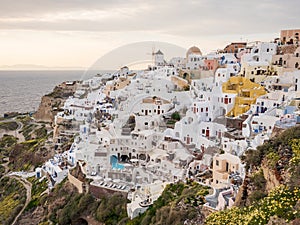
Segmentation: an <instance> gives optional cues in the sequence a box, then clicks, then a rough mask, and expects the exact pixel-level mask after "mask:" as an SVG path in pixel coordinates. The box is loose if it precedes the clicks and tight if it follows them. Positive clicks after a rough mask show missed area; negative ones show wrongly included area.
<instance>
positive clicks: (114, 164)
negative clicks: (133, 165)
mask: <svg viewBox="0 0 300 225" xmlns="http://www.w3.org/2000/svg"><path fill="white" fill-rule="evenodd" d="M110 164H111V166H112V168H113V169H119V170H123V169H124V168H125V166H124V165H122V164H119V163H118V158H117V157H116V156H115V155H113V156H111V157H110Z"/></svg>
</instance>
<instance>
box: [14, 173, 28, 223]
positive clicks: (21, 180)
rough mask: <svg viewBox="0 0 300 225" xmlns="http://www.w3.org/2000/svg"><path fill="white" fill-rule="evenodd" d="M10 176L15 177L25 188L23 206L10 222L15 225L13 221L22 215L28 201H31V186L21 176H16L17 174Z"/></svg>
mask: <svg viewBox="0 0 300 225" xmlns="http://www.w3.org/2000/svg"><path fill="white" fill-rule="evenodd" d="M11 177H13V178H15V179H17V180H18V181H20V182H21V183H22V184H23V186H24V187H25V188H26V202H25V204H24V207H23V208H22V210H21V211H20V212H19V214H18V215H17V216H16V218H15V219H14V221H13V222H12V224H11V225H15V223H16V222H17V220H18V219H19V217H20V216H21V215H22V213H23V211H24V210H25V208H26V207H27V205H28V203H29V202H30V201H31V187H32V184H31V183H30V182H29V181H28V180H26V179H25V178H23V177H17V176H11Z"/></svg>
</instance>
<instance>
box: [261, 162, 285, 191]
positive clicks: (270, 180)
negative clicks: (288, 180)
mask: <svg viewBox="0 0 300 225" xmlns="http://www.w3.org/2000/svg"><path fill="white" fill-rule="evenodd" d="M261 168H262V171H263V174H264V177H265V179H266V181H267V182H266V191H267V192H269V191H271V190H272V189H273V188H275V187H277V186H279V185H280V183H281V182H280V180H281V179H280V176H279V175H278V173H277V172H276V171H275V170H271V169H270V168H269V167H268V166H267V165H266V163H263V164H262V166H261Z"/></svg>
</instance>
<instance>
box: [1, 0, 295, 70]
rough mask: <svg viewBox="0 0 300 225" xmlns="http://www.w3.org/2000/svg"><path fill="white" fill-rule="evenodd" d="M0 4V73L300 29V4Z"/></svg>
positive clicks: (40, 0)
mask: <svg viewBox="0 0 300 225" xmlns="http://www.w3.org/2000/svg"><path fill="white" fill-rule="evenodd" d="M0 5H1V7H0V66H1V65H15V64H35V65H45V66H49V67H89V66H91V65H92V64H93V63H94V62H95V61H96V60H97V59H99V58H101V57H102V56H103V55H106V54H109V52H110V51H111V50H114V49H116V48H119V47H121V46H124V45H128V44H131V43H135V42H144V41H157V42H167V43H171V44H174V45H177V46H181V47H183V48H185V49H187V48H189V47H190V46H193V45H196V46H198V47H199V48H200V49H201V51H202V52H204V53H209V52H210V51H212V50H217V49H221V48H224V47H225V46H226V45H227V44H229V43H230V42H234V41H256V40H261V41H271V40H273V39H274V38H276V37H279V35H280V30H282V29H296V28H300V23H299V21H300V20H299V8H300V1H299V0H289V1H279V0H251V1H250V0H248V1H245V0H244V1H242V0H223V1H220V0H159V1H157V0H152V1H137V0H126V1H124V0H20V1H12V0H0ZM149 51H151V49H149ZM128 54H130V53H128ZM121 57H124V55H122V56H121ZM149 57H150V56H149Z"/></svg>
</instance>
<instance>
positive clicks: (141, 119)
mask: <svg viewBox="0 0 300 225" xmlns="http://www.w3.org/2000/svg"><path fill="white" fill-rule="evenodd" d="M299 33H300V30H282V31H281V34H280V38H276V39H274V40H273V41H271V42H260V41H257V42H251V43H246V42H238V43H231V44H229V45H227V46H226V47H225V48H224V49H223V50H219V51H217V52H212V53H209V54H207V55H203V54H202V52H201V50H200V48H198V47H196V46H193V47H191V48H189V49H188V51H187V52H186V56H185V57H177V56H174V57H173V58H172V59H170V60H169V61H167V60H166V59H165V57H164V53H163V52H162V51H161V50H158V51H157V52H155V53H154V55H153V56H154V62H153V64H152V65H149V67H148V68H147V69H146V70H131V69H130V68H128V67H127V66H124V67H122V68H120V69H119V70H118V71H116V72H114V73H107V74H103V75H95V76H94V77H93V78H91V79H88V80H84V81H80V82H79V81H74V82H73V81H69V82H65V83H64V84H62V86H63V88H69V89H72V90H73V89H74V91H75V94H74V95H73V96H70V97H69V98H67V100H66V101H65V102H64V106H63V108H62V109H61V110H58V109H54V108H53V104H52V103H51V102H42V103H41V105H40V109H39V110H38V112H37V113H36V114H35V118H36V120H40V121H42V120H45V119H46V120H49V121H50V120H53V126H54V132H53V140H54V142H55V149H56V152H57V154H56V155H55V157H54V158H52V159H50V160H48V161H47V162H45V163H44V164H43V166H41V167H38V168H36V176H37V177H38V178H41V177H43V176H45V175H47V176H48V177H50V179H51V185H55V184H58V183H60V182H61V181H62V180H64V179H65V178H66V177H68V179H69V181H70V182H71V183H73V184H74V185H75V186H76V187H77V189H78V191H79V192H80V193H85V192H91V193H92V194H93V195H95V196H97V195H101V194H103V193H104V194H105V193H114V192H120V193H123V194H124V195H125V196H127V198H128V199H129V200H130V203H128V204H127V213H128V217H130V218H134V217H136V216H138V215H139V214H141V213H143V212H144V211H146V209H147V208H148V207H149V206H150V205H152V204H153V202H154V201H155V200H156V199H157V198H158V197H159V196H160V195H161V193H162V192H163V190H164V188H165V187H166V185H167V184H169V183H174V182H177V181H185V180H186V179H192V180H194V181H197V182H199V183H200V184H202V185H205V186H209V187H211V188H213V193H210V195H208V196H206V203H205V207H207V208H210V209H212V210H223V209H226V208H230V207H232V206H233V204H234V202H235V198H236V196H237V195H238V192H239V189H240V186H241V185H242V183H243V180H244V179H245V174H246V169H245V165H244V164H243V162H242V160H241V157H242V156H243V155H244V153H245V152H246V151H247V150H249V149H254V150H255V149H256V148H257V147H258V146H260V145H262V144H263V143H264V142H265V141H267V140H269V139H270V138H271V137H273V136H274V135H275V134H276V133H278V132H280V131H281V130H285V129H287V128H290V127H293V126H296V125H297V123H298V124H299V123H300V110H299V105H300V47H299ZM200 47H201V46H200ZM53 109H54V110H55V111H56V112H57V113H56V114H55V115H53V118H45V117H44V116H45V115H46V114H47V113H46V112H47V111H51V110H53ZM70 140H71V141H72V145H71V147H70V149H68V150H67V151H61V146H62V145H63V144H64V143H65V142H66V141H70ZM66 162H67V163H66ZM78 174H81V175H78ZM82 176H84V177H86V178H89V183H87V182H86V180H82V179H80V177H82Z"/></svg>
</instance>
